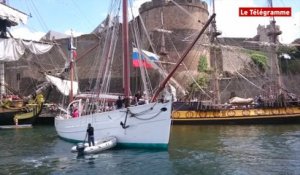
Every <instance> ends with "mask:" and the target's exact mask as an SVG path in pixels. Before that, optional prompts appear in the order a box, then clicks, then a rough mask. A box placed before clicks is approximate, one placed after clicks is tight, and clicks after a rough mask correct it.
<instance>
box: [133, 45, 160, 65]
mask: <svg viewBox="0 0 300 175" xmlns="http://www.w3.org/2000/svg"><path fill="white" fill-rule="evenodd" d="M158 60H159V56H158V55H156V54H154V53H152V52H149V51H146V50H141V54H140V53H139V50H138V49H137V48H133V52H132V64H133V67H141V66H143V67H145V68H153V66H152V64H153V63H151V61H153V62H155V61H158Z"/></svg>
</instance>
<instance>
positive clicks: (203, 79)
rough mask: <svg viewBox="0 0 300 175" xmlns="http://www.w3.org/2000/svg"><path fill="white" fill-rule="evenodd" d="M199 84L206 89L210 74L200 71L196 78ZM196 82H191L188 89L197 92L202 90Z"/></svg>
mask: <svg viewBox="0 0 300 175" xmlns="http://www.w3.org/2000/svg"><path fill="white" fill-rule="evenodd" d="M196 82H197V84H198V85H199V86H200V87H201V88H202V89H205V88H207V87H208V75H207V74H205V73H200V74H199V75H198V77H197V79H196ZM196 82H193V83H191V84H190V87H189V89H188V91H189V92H197V91H200V89H199V87H198V86H197V84H196Z"/></svg>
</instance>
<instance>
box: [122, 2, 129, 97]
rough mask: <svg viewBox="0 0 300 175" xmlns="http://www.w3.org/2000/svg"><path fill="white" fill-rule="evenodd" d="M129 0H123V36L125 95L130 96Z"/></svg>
mask: <svg viewBox="0 0 300 175" xmlns="http://www.w3.org/2000/svg"><path fill="white" fill-rule="evenodd" d="M127 1H128V0H123V6H122V7H123V25H122V34H123V35H122V37H123V83H124V84H123V86H124V95H125V97H129V95H130V94H129V91H130V90H129V85H130V78H129V77H130V75H129V48H128V45H129V42H128V18H127V16H128V15H127V6H128V2H127Z"/></svg>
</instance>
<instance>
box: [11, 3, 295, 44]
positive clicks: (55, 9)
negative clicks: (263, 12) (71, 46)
mask: <svg viewBox="0 0 300 175" xmlns="http://www.w3.org/2000/svg"><path fill="white" fill-rule="evenodd" d="M7 1H8V4H9V5H10V6H12V7H14V8H16V9H19V10H20V11H23V12H25V13H26V14H28V15H31V16H32V17H30V18H29V19H28V22H27V24H25V25H19V26H18V27H13V28H12V29H11V33H12V34H13V35H14V36H15V37H17V38H24V39H34V40H39V39H40V38H41V37H42V36H44V35H45V34H46V33H47V32H48V31H49V30H53V31H56V32H60V33H65V34H70V31H71V30H72V32H73V34H74V35H75V36H78V35H81V34H86V33H90V32H92V31H93V30H94V29H95V28H96V27H97V26H98V25H99V24H100V23H101V22H102V21H103V20H104V18H105V17H106V15H107V12H108V9H109V7H110V2H111V1H112V0H7ZM145 1H149V0H135V1H133V0H130V3H133V10H134V12H135V13H136V14H137V12H138V7H139V6H140V5H141V4H142V3H143V2H145ZM204 1H205V2H207V4H208V6H209V11H211V9H212V8H211V4H212V2H211V1H212V0H204ZM267 5H268V3H267V0H215V7H216V10H215V11H216V14H217V16H216V21H217V28H218V30H220V31H222V35H221V37H254V36H255V35H256V28H257V26H258V25H259V24H261V25H267V24H268V23H269V20H270V19H269V17H239V16H238V8H239V7H266V6H267ZM273 6H274V7H291V8H292V17H277V18H275V19H276V21H277V24H278V25H280V27H281V30H282V32H283V33H282V35H281V36H280V37H279V41H280V42H282V43H291V42H292V41H293V40H295V39H296V38H300V1H299V0H273Z"/></svg>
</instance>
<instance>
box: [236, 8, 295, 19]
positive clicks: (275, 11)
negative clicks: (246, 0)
mask: <svg viewBox="0 0 300 175" xmlns="http://www.w3.org/2000/svg"><path fill="white" fill-rule="evenodd" d="M239 16H241V17H266V16H269V17H275V16H278V17H289V16H292V8H291V7H240V8H239Z"/></svg>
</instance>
